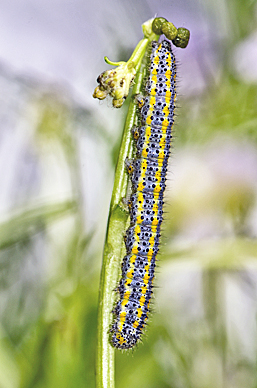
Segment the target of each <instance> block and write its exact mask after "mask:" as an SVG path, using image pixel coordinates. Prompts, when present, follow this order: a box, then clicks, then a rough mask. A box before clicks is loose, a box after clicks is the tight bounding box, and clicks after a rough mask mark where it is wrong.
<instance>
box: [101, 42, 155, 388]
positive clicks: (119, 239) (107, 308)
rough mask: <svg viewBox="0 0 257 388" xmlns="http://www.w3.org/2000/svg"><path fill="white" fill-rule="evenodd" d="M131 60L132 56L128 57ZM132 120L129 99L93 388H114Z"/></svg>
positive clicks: (140, 49) (139, 51)
mask: <svg viewBox="0 0 257 388" xmlns="http://www.w3.org/2000/svg"><path fill="white" fill-rule="evenodd" d="M155 37H156V35H151V36H150V37H149V38H148V39H146V38H145V39H142V40H141V41H140V42H139V44H138V46H137V48H136V59H137V65H136V70H138V69H139V66H140V65H141V63H142V59H143V56H144V54H145V51H146V49H147V46H148V43H149V42H150V41H151V40H153V39H154V38H155ZM132 56H133V55H132ZM133 59H135V58H133ZM144 73H145V63H144V64H143V65H142V66H141V69H140V71H137V76H136V79H135V84H134V87H133V91H132V96H133V95H134V94H137V93H139V92H140V91H141V86H142V81H143V78H144ZM135 120H136V104H135V103H134V101H133V98H132V99H131V101H130V104H129V109H128V114H127V118H126V122H125V126H124V131H123V138H122V142H121V147H120V153H119V158H118V162H117V167H116V172H115V180H114V187H113V192H112V199H111V204H110V211H109V219H108V227H107V233H106V240H105V246H104V254H103V263H102V271H101V279H100V290H99V310H98V342H97V367H96V386H97V388H114V387H115V381H114V363H115V359H114V348H113V347H112V346H111V345H110V342H109V330H110V326H111V323H112V320H113V315H112V313H111V311H112V310H113V307H114V303H115V299H116V295H115V292H114V289H115V288H116V286H117V279H118V273H119V268H120V260H121V257H122V250H123V247H124V243H123V236H124V232H125V229H126V223H127V220H128V212H127V211H126V210H125V209H124V206H123V205H122V198H123V197H125V196H126V192H127V185H128V174H127V171H126V167H125V160H126V158H127V157H128V158H131V156H132V152H133V145H132V139H131V129H132V127H133V125H134V123H135Z"/></svg>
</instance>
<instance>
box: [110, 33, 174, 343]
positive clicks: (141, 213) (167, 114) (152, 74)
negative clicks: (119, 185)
mask: <svg viewBox="0 0 257 388" xmlns="http://www.w3.org/2000/svg"><path fill="white" fill-rule="evenodd" d="M144 89H145V90H144V95H143V97H142V98H141V97H139V98H138V100H140V101H138V105H139V108H138V109H139V116H140V122H141V126H140V127H137V128H135V129H134V130H133V137H134V141H135V148H136V156H135V158H134V159H133V160H131V161H127V168H128V172H129V175H130V179H131V182H132V189H131V191H132V193H131V196H130V199H129V201H128V207H129V213H130V226H129V228H128V230H127V231H126V235H125V245H126V251H127V253H126V256H125V257H124V259H123V263H122V278H121V280H120V282H119V285H118V287H117V290H118V293H119V300H118V302H117V304H116V306H115V308H114V310H113V314H114V322H113V324H112V327H111V330H110V331H111V342H112V345H113V346H114V347H116V348H119V349H130V348H132V347H133V346H135V344H136V343H137V342H138V341H139V340H140V339H141V335H142V332H143V329H144V327H145V325H146V322H147V318H148V315H149V305H150V301H151V297H152V294H153V280H154V271H155V266H156V255H157V253H158V251H159V243H160V230H161V224H162V221H163V195H164V190H165V181H166V173H167V165H168V159H169V155H170V147H171V139H172V126H173V123H174V110H175V100H176V62H175V56H174V54H173V53H172V49H171V45H170V43H169V42H168V41H167V40H164V41H162V42H161V43H157V42H155V41H154V42H152V48H151V54H150V66H149V76H148V79H147V80H146V83H145V88H144Z"/></svg>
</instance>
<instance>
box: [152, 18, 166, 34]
mask: <svg viewBox="0 0 257 388" xmlns="http://www.w3.org/2000/svg"><path fill="white" fill-rule="evenodd" d="M164 23H167V20H166V19H164V18H155V19H154V21H153V24H152V30H153V32H154V33H155V34H156V35H161V34H162V25H163V24H164Z"/></svg>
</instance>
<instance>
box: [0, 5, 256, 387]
mask: <svg viewBox="0 0 257 388" xmlns="http://www.w3.org/2000/svg"><path fill="white" fill-rule="evenodd" d="M155 15H157V16H163V17H165V18H167V19H168V20H169V21H172V22H173V23H174V24H175V25H176V26H177V27H186V28H189V29H190V31H191V40H190V43H189V46H188V47H187V48H186V50H181V49H178V48H175V55H176V57H177V60H178V63H179V65H178V80H179V83H178V95H179V101H178V109H177V115H178V117H177V120H176V126H175V134H176V136H175V140H174V150H173V154H172V159H171V163H170V172H169V179H168V188H167V195H166V207H165V211H166V214H165V225H164V233H163V234H164V236H163V239H162V248H161V255H160V256H159V259H160V262H159V267H158V270H157V276H156V286H157V288H156V290H155V298H154V303H153V310H154V313H153V314H152V316H151V319H150V324H149V326H148V328H147V331H146V334H145V336H144V339H143V344H140V345H139V346H138V348H137V349H136V350H135V351H133V352H128V353H121V352H117V361H116V382H117V387H118V388H121V387H122V388H127V387H128V388H131V387H141V388H146V387H147V388H156V387H159V388H168V387H172V388H232V387H233V388H243V387H247V388H256V387H257V370H256V365H257V346H256V344H257V327H256V313H257V285H256V280H257V265H256V264H257V242H256V235H257V3H256V1H255V0H244V1H242V0H218V1H213V0H177V1H172V0H167V1H166V0H159V1H157V0H155V1H154V0H142V1H138V0H130V1H119V0H109V1H103V0H95V1H94V2H93V1H88V0H86V1H85V0H84V1H83V0H73V1H67V0H62V1H60V0H51V1H50V0H37V1H34V0H23V1H19V0H12V1H11V2H10V1H9V0H1V3H0V89H1V92H0V182H1V190H0V387H1V388H18V387H21V388H54V387H55V388H56V387H62V388H73V387H76V388H82V387H87V388H91V387H94V386H95V356H96V326H97V300H98V289H99V277H100V269H101V260H102V249H103V244H104V237H105V230H106V223H107V216H108V206H109V202H110V197H111V191H112V185H113V179H114V169H115V163H116V160H117V155H118V150H119V144H120V138H121V133H122V128H123V123H124V119H125V116H126V109H127V106H124V107H123V108H121V109H120V110H115V109H113V108H112V107H111V102H110V101H104V102H98V101H97V100H94V99H93V98H92V93H93V89H94V88H95V86H96V78H97V76H98V75H99V74H100V73H101V72H102V71H104V70H105V69H106V68H109V67H108V66H107V65H106V64H105V63H104V61H103V57H104V55H107V56H108V57H109V58H110V59H111V60H114V61H116V60H127V59H128V58H129V56H130V54H131V52H132V51H133V49H134V47H135V46H136V44H137V42H138V41H139V39H141V37H142V32H141V24H142V23H143V22H144V21H146V20H147V19H149V18H152V17H154V16H155Z"/></svg>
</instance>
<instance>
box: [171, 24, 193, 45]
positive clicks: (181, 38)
mask: <svg viewBox="0 0 257 388" xmlns="http://www.w3.org/2000/svg"><path fill="white" fill-rule="evenodd" d="M189 38H190V31H189V30H187V29H186V28H183V27H179V28H178V34H177V36H176V38H175V39H173V40H172V43H173V44H174V46H177V47H180V48H185V47H186V46H187V45H188V42H189Z"/></svg>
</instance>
